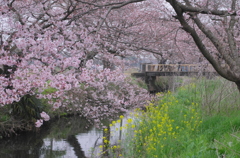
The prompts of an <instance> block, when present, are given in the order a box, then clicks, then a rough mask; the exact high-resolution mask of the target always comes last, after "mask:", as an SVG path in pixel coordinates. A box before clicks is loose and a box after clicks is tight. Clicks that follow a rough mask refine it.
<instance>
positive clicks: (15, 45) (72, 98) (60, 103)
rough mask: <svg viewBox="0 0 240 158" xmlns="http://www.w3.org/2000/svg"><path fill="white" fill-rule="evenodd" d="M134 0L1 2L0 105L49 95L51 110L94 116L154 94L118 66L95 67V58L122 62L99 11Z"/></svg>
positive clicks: (44, 117) (123, 109)
mask: <svg viewBox="0 0 240 158" xmlns="http://www.w3.org/2000/svg"><path fill="white" fill-rule="evenodd" d="M133 2H134V1H129V2H127V1H126V2H116V1H112V2H111V1H100V2H99V4H94V3H90V1H86V2H85V1H75V0H53V1H48V0H40V1H39V0H38V1H32V0H24V1H20V0H12V1H8V0H3V1H1V2H0V3H1V5H0V12H1V15H0V18H1V21H3V23H2V26H1V47H0V49H1V50H0V51H1V53H0V65H2V69H1V76H0V82H1V84H0V85H1V86H0V92H1V94H2V95H1V96H0V105H1V106H6V105H11V104H13V103H16V102H19V101H20V100H21V98H23V97H24V96H26V95H30V96H36V97H37V98H39V99H45V100H48V104H50V105H52V106H53V110H54V109H57V108H66V109H67V110H78V111H79V112H80V113H81V115H83V116H85V117H87V118H91V119H95V120H96V121H98V120H99V118H104V117H108V116H114V115H115V114H117V113H121V112H126V110H127V109H129V108H131V107H137V106H142V105H144V104H145V102H146V100H148V99H150V96H149V95H148V93H147V91H146V90H144V89H141V88H139V87H137V86H136V85H133V84H131V83H130V81H129V79H127V78H126V76H124V75H123V74H122V70H120V69H119V68H116V69H115V70H110V69H108V68H105V69H103V70H99V69H95V66H94V65H93V61H92V59H93V58H98V59H100V60H107V61H108V62H112V63H114V64H115V65H117V64H119V63H121V60H119V58H118V57H116V54H112V53H111V51H110V50H109V48H111V47H112V45H114V44H112V43H107V42H105V43H104V42H103V41H102V40H101V37H100V33H98V32H100V26H101V22H102V21H103V19H102V17H99V16H100V15H105V16H106V15H107V14H108V12H106V13H105V9H104V8H105V7H112V8H114V7H115V8H118V7H122V6H125V5H127V4H129V3H133ZM91 24H94V25H91ZM103 45H104V47H103ZM116 67H117V66H116ZM49 89H51V91H48V90H49ZM43 120H45V121H47V120H49V118H48V115H47V114H46V113H45V112H41V117H40V118H39V120H37V122H36V127H39V126H41V124H42V122H43Z"/></svg>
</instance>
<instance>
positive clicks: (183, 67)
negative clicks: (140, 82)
mask: <svg viewBox="0 0 240 158" xmlns="http://www.w3.org/2000/svg"><path fill="white" fill-rule="evenodd" d="M200 68H201V67H200V65H197V64H144V65H142V72H140V73H132V76H135V77H145V76H191V75H197V74H199V72H200ZM201 74H202V75H209V74H217V73H216V71H215V70H214V69H213V68H212V67H211V66H207V67H205V68H204V69H203V70H201Z"/></svg>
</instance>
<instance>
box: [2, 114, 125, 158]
mask: <svg viewBox="0 0 240 158" xmlns="http://www.w3.org/2000/svg"><path fill="white" fill-rule="evenodd" d="M124 119H126V118H124ZM117 126H118V128H119V127H120V124H118V125H117V124H116V125H115V126H113V127H111V131H113V132H115V133H114V134H113V135H112V136H111V137H110V141H111V143H113V144H116V142H117V141H118V139H119V138H120V137H119V134H120V133H121V132H119V131H115V130H114V129H115V128H116V127H117ZM102 137H103V130H101V129H98V128H95V127H94V126H93V125H89V122H87V121H86V120H85V119H83V118H80V117H70V118H61V119H59V120H56V121H52V122H50V123H47V124H45V125H44V126H43V127H41V128H40V129H38V130H37V131H36V132H27V133H26V132H25V133H21V134H19V135H17V136H14V137H12V138H6V139H2V140H0V158H98V157H100V156H99V153H100V148H99V146H100V145H103V140H102Z"/></svg>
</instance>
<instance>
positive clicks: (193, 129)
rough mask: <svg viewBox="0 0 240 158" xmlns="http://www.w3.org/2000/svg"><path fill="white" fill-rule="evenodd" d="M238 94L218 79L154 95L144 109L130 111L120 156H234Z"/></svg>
mask: <svg viewBox="0 0 240 158" xmlns="http://www.w3.org/2000/svg"><path fill="white" fill-rule="evenodd" d="M238 95H239V94H238V92H237V90H236V89H235V87H234V86H233V84H232V83H230V82H227V81H225V80H222V79H217V80H206V79H201V80H195V81H194V82H192V83H190V84H188V85H185V86H183V87H180V88H179V89H178V90H177V91H176V92H174V93H171V92H168V93H165V94H164V96H163V95H162V94H160V95H159V101H157V102H153V103H149V105H148V106H147V111H146V112H143V111H138V112H137V114H136V115H135V119H134V120H135V121H134V122H133V123H132V125H134V128H129V129H128V132H127V135H126V139H125V140H124V141H123V143H122V148H123V151H122V155H123V157H124V158H135V157H136V158H137V157H138V158H154V157H156V158H188V157H189V158H193V157H194V158H208V157H211V158H212V157H213V158H214V157H216V158H218V157H230V158H234V157H240V151H239V149H240V131H239V129H240V110H239V103H240V100H239V97H238ZM132 125H131V124H130V125H129V126H128V127H132Z"/></svg>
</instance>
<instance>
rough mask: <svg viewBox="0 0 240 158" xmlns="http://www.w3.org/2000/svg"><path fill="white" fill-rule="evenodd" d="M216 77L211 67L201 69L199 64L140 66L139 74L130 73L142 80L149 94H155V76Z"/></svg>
mask: <svg viewBox="0 0 240 158" xmlns="http://www.w3.org/2000/svg"><path fill="white" fill-rule="evenodd" d="M213 74H215V75H217V73H216V71H215V70H214V69H213V67H212V66H211V65H209V66H205V67H202V66H201V65H199V64H142V67H141V72H139V73H132V74H131V75H132V76H134V77H137V78H142V79H143V80H144V81H145V83H146V84H147V86H148V90H149V92H150V93H154V92H157V91H158V90H157V89H158V88H157V86H156V85H155V81H156V77H157V76H198V75H203V76H207V77H208V76H211V75H213Z"/></svg>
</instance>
